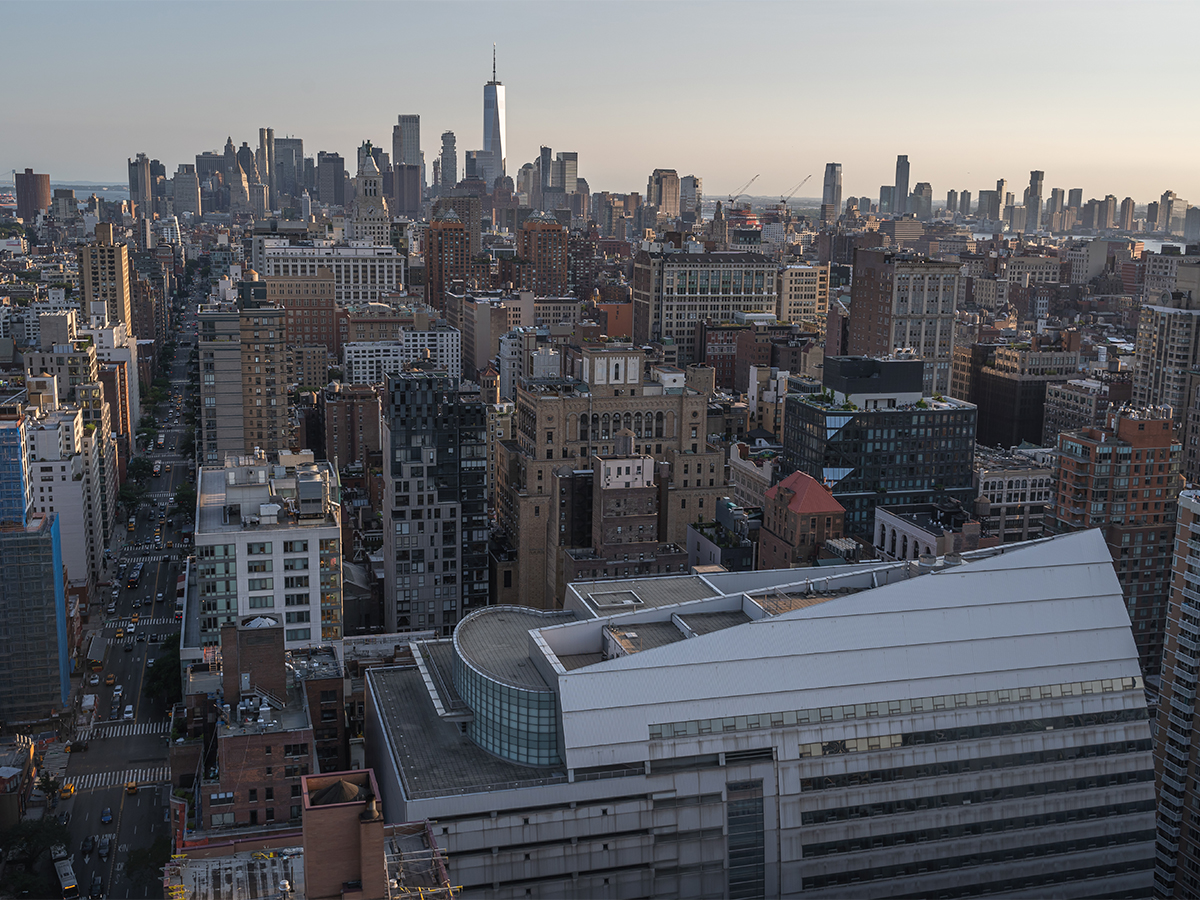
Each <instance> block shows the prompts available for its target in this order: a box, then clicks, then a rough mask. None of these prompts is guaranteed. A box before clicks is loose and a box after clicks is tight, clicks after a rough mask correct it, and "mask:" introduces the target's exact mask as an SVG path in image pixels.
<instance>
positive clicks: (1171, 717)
mask: <svg viewBox="0 0 1200 900" xmlns="http://www.w3.org/2000/svg"><path fill="white" fill-rule="evenodd" d="M1167 721H1169V722H1170V723H1171V724H1172V725H1174V726H1175V727H1176V728H1178V729H1179V730H1180V731H1181V732H1183V733H1184V734H1186V733H1188V732H1190V731H1191V730H1192V720H1191V719H1185V718H1183V717H1181V716H1177V715H1175V713H1173V712H1169V713H1167Z"/></svg>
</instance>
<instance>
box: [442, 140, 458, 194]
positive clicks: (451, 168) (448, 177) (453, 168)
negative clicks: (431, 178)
mask: <svg viewBox="0 0 1200 900" xmlns="http://www.w3.org/2000/svg"><path fill="white" fill-rule="evenodd" d="M441 160H442V169H441V178H442V180H441V185H440V186H441V187H442V189H443V190H445V189H447V188H452V187H454V186H455V185H456V184H458V150H457V149H456V146H455V139H454V132H453V131H443V132H442V153H441Z"/></svg>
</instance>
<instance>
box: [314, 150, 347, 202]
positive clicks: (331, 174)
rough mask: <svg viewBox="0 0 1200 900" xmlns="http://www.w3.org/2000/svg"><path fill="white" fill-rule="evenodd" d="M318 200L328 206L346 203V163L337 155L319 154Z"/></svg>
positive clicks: (321, 152) (323, 152)
mask: <svg viewBox="0 0 1200 900" xmlns="http://www.w3.org/2000/svg"><path fill="white" fill-rule="evenodd" d="M317 198H318V199H319V200H320V201H321V202H322V203H324V204H326V205H328V206H344V205H345V203H346V163H345V161H344V160H343V159H342V157H341V156H339V155H338V154H337V153H326V152H325V151H323V150H322V151H320V152H319V153H317Z"/></svg>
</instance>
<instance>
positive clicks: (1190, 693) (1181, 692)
mask: <svg viewBox="0 0 1200 900" xmlns="http://www.w3.org/2000/svg"><path fill="white" fill-rule="evenodd" d="M1175 698H1179V699H1181V700H1186V701H1187V704H1188V706H1189V707H1190V706H1191V705H1192V701H1194V700H1195V699H1196V689H1195V688H1194V687H1192V686H1191V685H1189V684H1186V683H1184V682H1182V681H1177V682H1175V683H1174V684H1172V685H1171V699H1172V700H1174V699H1175Z"/></svg>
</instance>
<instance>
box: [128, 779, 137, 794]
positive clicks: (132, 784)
mask: <svg viewBox="0 0 1200 900" xmlns="http://www.w3.org/2000/svg"><path fill="white" fill-rule="evenodd" d="M137 792H138V785H137V782H136V781H127V782H125V793H127V794H136V793H137Z"/></svg>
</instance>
